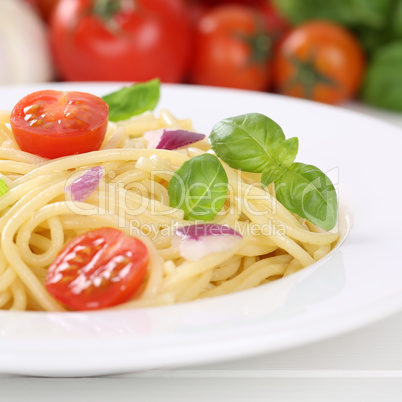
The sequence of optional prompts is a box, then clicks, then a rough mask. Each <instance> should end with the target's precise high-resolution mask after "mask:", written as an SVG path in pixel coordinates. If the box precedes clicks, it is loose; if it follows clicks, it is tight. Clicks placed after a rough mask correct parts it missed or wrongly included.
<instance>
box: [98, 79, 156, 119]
mask: <svg viewBox="0 0 402 402" xmlns="http://www.w3.org/2000/svg"><path fill="white" fill-rule="evenodd" d="M159 97H160V81H159V79H157V78H156V79H153V80H151V81H147V82H143V83H137V84H134V85H131V86H130V87H124V88H122V89H120V90H118V91H116V92H112V93H111V94H108V95H105V96H104V97H103V98H102V99H103V100H104V101H105V102H106V103H107V104H108V106H109V120H111V121H120V120H127V119H129V118H130V117H132V116H136V115H139V114H141V113H144V112H146V111H147V110H153V109H154V108H155V106H156V105H157V104H158V102H159Z"/></svg>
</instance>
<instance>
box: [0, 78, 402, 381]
mask: <svg viewBox="0 0 402 402" xmlns="http://www.w3.org/2000/svg"><path fill="white" fill-rule="evenodd" d="M119 86H120V85H119V84H118V85H113V84H74V85H72V84H43V85H40V86H30V87H8V88H7V87H3V88H1V89H0V109H10V108H11V107H12V106H13V105H14V104H15V103H16V102H17V101H18V100H19V99H20V98H21V97H22V96H24V95H25V94H27V93H29V92H31V91H33V90H36V89H39V88H42V89H43V88H51V87H52V88H53V87H55V88H60V87H63V88H66V87H68V88H69V89H72V88H74V89H76V90H86V91H88V92H92V93H95V94H99V95H101V94H105V93H108V92H110V91H111V90H112V89H115V88H117V87H119ZM159 106H160V107H168V108H169V109H170V110H171V111H172V112H173V113H174V114H176V115H177V116H178V117H192V118H193V120H194V124H195V127H196V128H197V129H198V130H199V131H201V132H206V133H208V132H209V130H210V129H211V128H212V126H213V124H214V123H216V122H218V121H219V120H221V119H222V118H225V117H229V116H234V115H237V114H242V113H248V112H261V113H264V114H266V115H268V116H269V117H271V118H272V119H274V120H275V121H277V122H278V123H279V124H280V125H281V126H282V128H283V129H284V132H285V135H286V136H287V137H291V136H298V137H299V139H300V152H299V155H298V158H297V159H298V160H299V161H302V162H305V163H311V164H314V165H317V166H319V167H320V168H321V169H322V170H324V171H326V172H330V176H331V178H332V179H333V181H335V182H336V183H335V184H336V186H337V188H338V191H339V195H340V197H341V199H342V200H343V202H344V203H345V204H346V206H347V210H348V211H350V212H349V213H350V216H351V221H352V225H351V230H350V233H349V235H348V236H347V238H346V240H345V242H344V243H343V244H342V245H341V247H340V248H339V249H338V250H336V251H335V252H334V253H333V254H332V255H331V256H330V258H327V259H325V260H324V261H322V262H320V263H317V264H314V265H313V266H311V267H309V268H306V269H304V270H302V271H300V272H299V273H297V274H294V275H291V276H289V277H287V278H285V279H281V280H279V281H276V282H273V283H271V284H267V285H263V286H260V287H257V288H255V289H252V290H248V291H243V292H239V293H235V294H231V295H228V296H223V297H218V298H214V299H209V300H202V301H196V302H191V303H184V304H180V305H174V306H167V307H158V308H146V309H138V310H131V311H118V312H106V311H105V312H91V313H32V312H31V313H12V312H7V311H6V312H0V372H4V373H17V374H28V375H49V376H83V375H98V374H112V373H118V372H127V371H133V370H141V369H149V368H156V367H163V366H166V365H176V366H178V365H186V364H195V363H201V362H213V361H218V360H223V359H230V358H239V357H243V356H249V355H252V354H257V353H267V352H274V351H279V350H283V349H287V348H291V347H295V346H298V345H303V344H306V343H310V342H313V341H317V340H321V339H324V338H327V337H330V336H334V335H336V334H340V333H344V332H346V331H350V330H352V329H355V328H358V327H360V326H363V325H365V324H368V323H371V322H373V321H375V320H378V319H380V318H382V317H385V316H387V315H389V314H391V313H393V312H396V311H397V310H399V309H401V307H402V259H401V248H402V236H401V229H400V228H401V223H402V219H401V199H402V190H401V174H402V169H401V162H400V160H401V156H400V155H401V151H402V132H401V131H400V130H398V129H397V128H395V127H393V126H391V125H388V124H385V123H383V122H381V121H378V120H375V119H372V118H370V117H366V116H363V115H360V114H357V113H353V112H347V111H344V110H340V109H337V108H334V107H329V106H326V105H320V104H316V103H312V102H307V101H300V100H296V99H289V98H286V97H280V96H274V95H269V94H263V93H254V92H246V91H236V90H222V89H212V88H202V87H191V86H176V85H168V86H164V88H163V90H162V98H161V101H160V104H159ZM342 227H343V228H345V224H342Z"/></svg>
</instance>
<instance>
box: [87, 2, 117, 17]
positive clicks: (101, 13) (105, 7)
mask: <svg viewBox="0 0 402 402" xmlns="http://www.w3.org/2000/svg"><path fill="white" fill-rule="evenodd" d="M120 11H121V2H120V1H117V0H95V2H94V5H93V8H92V12H93V14H95V15H97V16H98V17H100V18H101V19H103V20H105V21H108V20H110V19H111V18H112V17H113V16H114V15H115V14H117V13H118V12H120Z"/></svg>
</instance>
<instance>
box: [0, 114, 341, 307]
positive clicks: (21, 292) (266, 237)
mask: <svg viewBox="0 0 402 402" xmlns="http://www.w3.org/2000/svg"><path fill="white" fill-rule="evenodd" d="M9 117H10V114H9V112H1V113H0V172H1V173H0V179H1V180H3V181H4V182H5V183H6V184H7V186H8V189H9V191H8V192H7V193H5V194H4V195H3V196H1V197H0V233H1V238H0V308H1V309H10V310H46V311H64V310H66V308H65V307H64V306H63V305H61V304H60V303H59V302H58V301H56V300H55V299H54V298H53V297H52V296H51V295H50V294H49V293H48V292H47V290H46V288H45V286H44V281H45V277H46V273H47V269H48V267H49V265H50V264H51V263H52V262H53V261H54V259H55V258H56V257H57V255H58V254H59V253H60V250H61V249H62V248H63V246H64V245H65V244H66V243H67V242H69V241H70V240H72V239H73V238H75V237H76V236H78V235H80V234H82V233H84V232H86V231H88V230H90V229H96V228H101V227H105V226H107V227H114V228H118V229H119V230H121V231H123V232H124V233H126V234H127V235H130V236H137V237H140V238H141V240H142V241H143V242H144V243H145V244H146V246H147V248H148V252H149V265H148V274H147V278H146V281H145V283H144V285H143V286H142V288H141V289H140V291H139V292H137V293H136V294H135V296H134V297H133V298H132V300H130V301H128V302H126V303H124V304H121V305H118V306H116V307H115V308H135V307H145V306H155V305H164V304H173V303H180V302H187V301H191V300H194V299H199V298H206V297H213V296H220V295H223V294H226V293H230V292H235V291H239V290H243V289H248V288H251V287H254V286H258V285H260V284H264V283H267V282H269V281H272V280H275V279H278V278H281V277H284V276H287V275H289V274H292V273H294V272H296V271H298V270H300V269H301V268H303V267H306V266H308V265H310V264H313V263H314V262H315V261H317V260H319V259H321V258H323V257H324V256H325V255H327V254H328V253H329V252H330V251H331V249H332V248H333V247H334V245H335V244H336V242H337V240H338V235H337V234H334V233H330V232H326V231H324V230H323V229H320V228H319V227H317V226H315V225H313V224H311V223H310V222H308V221H306V220H304V219H301V218H299V217H297V216H295V215H294V214H292V213H290V212H289V211H288V210H287V209H286V208H284V207H283V206H282V205H281V204H280V203H279V202H278V201H277V200H276V198H275V188H274V186H273V185H270V186H269V187H268V189H267V190H263V189H262V188H261V185H260V184H259V182H260V180H259V177H260V176H261V175H259V174H253V173H245V172H239V171H237V170H235V169H232V168H230V167H229V166H227V165H226V164H224V163H223V166H224V168H225V171H226V174H227V176H228V181H229V187H230V191H229V193H228V196H227V199H226V202H225V204H224V207H223V209H222V211H221V212H220V213H219V214H218V215H217V216H216V217H215V218H214V219H213V220H212V221H211V223H213V224H219V225H228V226H229V227H232V228H234V229H235V230H236V231H238V232H239V233H241V234H242V240H241V241H239V242H238V243H236V245H235V246H234V247H233V248H232V249H231V250H226V251H220V252H215V253H211V254H209V255H206V256H204V257H202V258H201V259H200V260H197V261H190V260H186V259H185V258H183V257H182V255H181V254H180V250H179V248H178V247H177V244H176V242H175V233H174V228H176V227H177V226H178V225H186V224H190V223H193V222H189V221H185V220H184V214H183V211H182V210H180V209H176V208H172V207H170V206H169V196H168V190H167V189H168V183H169V179H170V177H171V176H172V174H173V172H174V171H175V170H177V169H178V168H179V167H180V166H182V164H183V163H184V162H185V161H187V160H189V159H190V158H192V157H194V156H198V155H202V154H204V153H205V152H211V150H210V146H209V144H208V142H207V141H206V140H202V141H200V142H197V143H195V144H193V145H190V146H187V147H185V148H182V149H179V150H175V151H168V150H159V149H148V148H147V139H146V138H145V137H144V133H145V132H147V131H149V130H155V129H159V128H162V127H168V128H176V129H185V130H190V129H191V128H192V123H191V121H190V120H189V119H184V120H178V119H176V118H175V117H174V116H173V115H172V114H171V113H169V111H167V110H162V111H161V112H160V113H159V115H158V116H156V115H154V114H153V113H151V112H146V113H143V114H142V115H140V116H136V117H133V118H131V119H129V120H126V121H123V122H118V123H112V122H109V124H108V129H107V133H106V137H105V140H104V142H103V144H102V146H101V149H100V150H99V151H94V152H89V153H84V154H80V155H73V156H67V157H63V158H59V159H55V160H48V159H45V158H41V157H39V156H36V155H32V154H29V153H26V152H23V151H21V150H20V149H19V148H18V146H17V144H16V143H15V140H14V138H13V134H12V132H11V130H10V128H9ZM97 166H100V167H101V168H102V171H103V177H102V179H101V181H100V183H99V186H98V188H97V189H96V190H95V191H94V192H93V193H92V194H91V195H90V196H89V198H88V199H87V200H85V201H80V202H79V201H72V200H71V199H69V197H68V196H67V194H66V192H65V189H66V187H67V186H68V185H69V184H71V183H72V181H73V180H74V179H75V178H77V177H78V176H79V175H81V174H82V173H83V172H84V171H86V170H88V169H90V168H93V167H97ZM256 183H258V184H256Z"/></svg>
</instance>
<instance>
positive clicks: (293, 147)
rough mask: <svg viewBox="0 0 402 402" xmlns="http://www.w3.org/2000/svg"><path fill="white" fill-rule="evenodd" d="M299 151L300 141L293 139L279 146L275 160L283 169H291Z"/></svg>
mask: <svg viewBox="0 0 402 402" xmlns="http://www.w3.org/2000/svg"><path fill="white" fill-rule="evenodd" d="M298 150H299V139H298V138H297V137H292V138H289V139H287V140H286V141H283V142H281V143H280V144H279V146H278V148H277V149H276V150H275V151H276V156H275V160H276V161H277V163H279V165H281V166H283V167H289V166H290V165H291V164H292V163H293V162H294V160H295V159H296V155H297V152H298Z"/></svg>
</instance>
